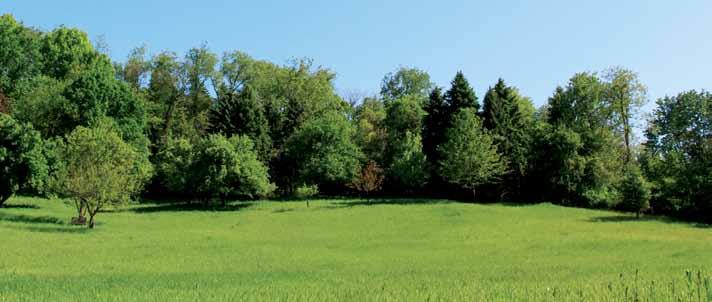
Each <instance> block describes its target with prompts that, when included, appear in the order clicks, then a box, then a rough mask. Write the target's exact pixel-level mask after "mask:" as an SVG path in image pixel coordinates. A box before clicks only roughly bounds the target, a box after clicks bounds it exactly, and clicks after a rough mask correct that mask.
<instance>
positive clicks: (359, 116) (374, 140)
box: [354, 98, 388, 163]
mask: <svg viewBox="0 0 712 302" xmlns="http://www.w3.org/2000/svg"><path fill="white" fill-rule="evenodd" d="M354 122H355V123H356V144H358V146H359V147H360V148H361V150H363V153H364V155H365V156H366V158H368V159H371V160H374V161H375V162H377V163H383V162H384V160H385V158H384V157H385V153H386V147H387V144H388V131H387V129H386V108H385V105H384V104H383V102H382V101H380V100H378V99H373V98H366V99H364V100H363V102H362V103H361V104H359V105H358V107H356V111H355V113H354Z"/></svg>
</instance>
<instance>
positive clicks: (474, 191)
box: [472, 188, 477, 201]
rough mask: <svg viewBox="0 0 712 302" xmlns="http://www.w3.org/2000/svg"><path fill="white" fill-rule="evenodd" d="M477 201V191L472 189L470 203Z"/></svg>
mask: <svg viewBox="0 0 712 302" xmlns="http://www.w3.org/2000/svg"><path fill="white" fill-rule="evenodd" d="M476 200H477V190H476V189H475V188H472V201H476Z"/></svg>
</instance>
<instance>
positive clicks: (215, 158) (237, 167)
mask: <svg viewBox="0 0 712 302" xmlns="http://www.w3.org/2000/svg"><path fill="white" fill-rule="evenodd" d="M194 152H195V153H194V160H193V163H192V166H191V167H190V171H191V172H190V173H194V174H193V176H192V177H191V178H190V179H191V185H194V186H196V193H197V194H198V196H199V197H201V198H203V200H204V201H205V202H206V203H207V202H208V201H209V199H210V198H213V197H217V198H219V199H220V201H221V202H222V204H223V206H224V205H225V203H226V200H227V198H228V197H229V196H236V195H237V196H245V197H249V198H255V197H264V196H267V195H269V194H270V193H272V191H274V185H273V184H272V183H270V181H269V176H268V174H267V168H266V167H265V165H264V164H263V163H262V162H260V161H259V159H258V157H257V154H256V153H255V151H254V145H253V143H252V140H250V138H249V137H247V136H233V137H232V138H230V139H228V138H225V137H224V136H222V135H215V134H213V135H209V136H208V137H206V138H205V139H203V140H201V141H200V142H199V143H198V144H197V145H196V146H195V151H194Z"/></svg>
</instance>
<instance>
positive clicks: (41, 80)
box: [12, 76, 80, 138]
mask: <svg viewBox="0 0 712 302" xmlns="http://www.w3.org/2000/svg"><path fill="white" fill-rule="evenodd" d="M68 84H69V82H68V81H65V80H57V79H54V78H51V77H48V76H37V77H33V78H29V79H25V80H23V81H21V82H19V83H18V84H17V90H16V91H17V92H16V97H15V101H14V102H13V106H12V115H13V117H15V118H16V119H17V120H19V121H22V122H25V123H32V124H33V125H34V127H35V129H37V131H39V132H40V133H41V134H42V137H45V138H50V137H56V136H63V135H65V134H66V133H68V132H70V131H71V130H73V129H74V127H76V126H77V121H78V120H79V119H80V112H79V108H78V106H76V105H75V104H73V103H72V102H70V101H69V100H67V98H65V97H64V96H63V95H62V94H63V92H64V90H65V89H66V87H67V86H68Z"/></svg>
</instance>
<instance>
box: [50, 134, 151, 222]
mask: <svg viewBox="0 0 712 302" xmlns="http://www.w3.org/2000/svg"><path fill="white" fill-rule="evenodd" d="M58 158H59V160H60V162H61V163H60V164H59V167H57V171H56V172H55V173H56V175H55V176H54V178H55V180H56V184H55V190H56V191H57V193H59V194H61V195H64V196H67V197H69V198H71V199H72V200H74V202H75V205H76V206H77V211H78V212H79V218H80V220H81V218H82V217H83V215H84V212H86V213H87V214H89V228H94V218H95V216H96V214H97V213H99V211H100V210H101V209H103V208H106V207H107V206H109V205H112V204H120V203H123V202H126V201H128V200H129V198H130V197H131V195H133V194H135V193H137V192H138V191H139V190H140V189H141V187H142V186H143V181H144V179H145V178H144V173H143V171H139V170H140V168H139V167H138V166H137V161H139V160H140V158H139V154H138V153H137V152H136V151H135V150H134V149H133V147H131V146H130V145H129V144H127V143H125V142H124V141H123V140H122V139H121V137H120V136H119V134H117V132H116V131H114V130H113V129H112V127H111V125H110V124H108V123H100V125H99V126H98V127H96V128H85V127H81V126H80V127H77V128H76V129H75V130H74V131H72V133H70V134H69V135H67V137H66V142H64V143H63V144H61V146H59V150H58Z"/></svg>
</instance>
